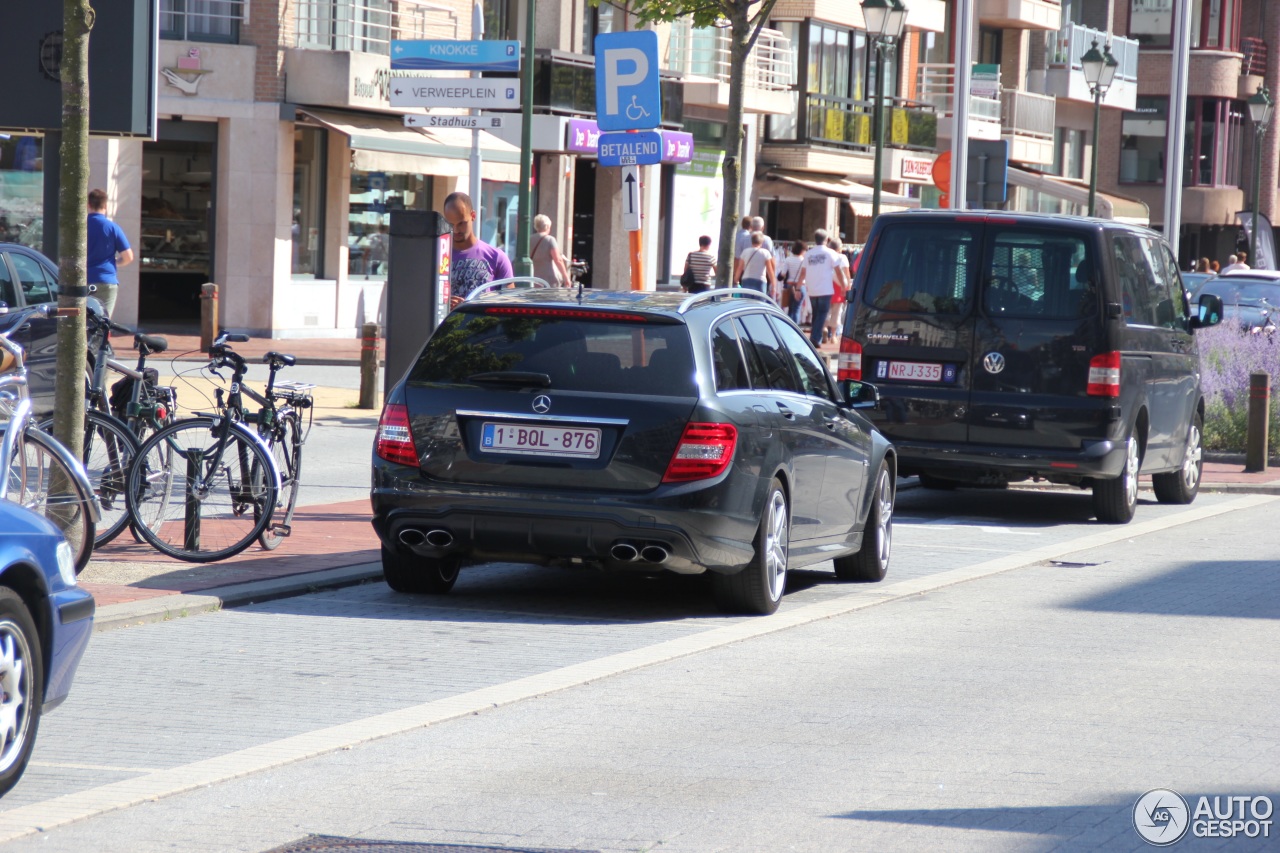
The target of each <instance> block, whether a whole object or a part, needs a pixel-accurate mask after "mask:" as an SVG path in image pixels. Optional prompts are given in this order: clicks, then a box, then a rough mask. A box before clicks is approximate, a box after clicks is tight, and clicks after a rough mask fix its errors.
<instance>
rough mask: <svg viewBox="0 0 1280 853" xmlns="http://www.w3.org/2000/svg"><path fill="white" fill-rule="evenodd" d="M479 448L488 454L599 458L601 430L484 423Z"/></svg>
mask: <svg viewBox="0 0 1280 853" xmlns="http://www.w3.org/2000/svg"><path fill="white" fill-rule="evenodd" d="M480 449H481V450H483V451H485V452H487V453H521V454H525V455H529V456H571V457H574V458H576V459H599V458H600V430H598V429H596V428H594V427H552V426H524V425H521V424H496V423H485V424H484V425H483V426H481V428H480Z"/></svg>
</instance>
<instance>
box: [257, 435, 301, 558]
mask: <svg viewBox="0 0 1280 853" xmlns="http://www.w3.org/2000/svg"><path fill="white" fill-rule="evenodd" d="M272 435H273V438H272V440H271V441H270V444H271V455H272V456H273V457H274V458H275V460H276V467H278V468H279V469H280V496H279V499H278V500H277V502H276V511H275V515H274V516H273V517H272V522H273V523H272V524H268V525H267V527H266V529H265V530H263V531H262V533H261V534H259V536H258V544H259V545H261V546H262V548H263V550H264V551H274V550H275V549H277V548H279V547H280V543H281V542H283V541H284V535H283V534H279V533H275V532H273V527H274V526H275V524H285V525H290V524H293V509H294V507H295V506H296V505H297V503H298V489H299V488H301V486H302V431H301V429H300V428H299V427H298V416H297V414H296V413H294V412H282V413H280V414H279V416H278V418H277V425H276V428H275V430H273V433H272Z"/></svg>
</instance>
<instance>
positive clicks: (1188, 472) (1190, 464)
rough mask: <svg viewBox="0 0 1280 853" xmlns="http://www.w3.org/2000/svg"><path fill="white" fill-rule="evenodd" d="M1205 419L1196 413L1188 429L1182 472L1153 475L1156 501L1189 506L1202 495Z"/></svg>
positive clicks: (1152, 480) (1152, 483) (1152, 481)
mask: <svg viewBox="0 0 1280 853" xmlns="http://www.w3.org/2000/svg"><path fill="white" fill-rule="evenodd" d="M1203 438H1204V418H1203V417H1201V415H1200V413H1199V412H1196V413H1195V414H1194V415H1193V416H1192V418H1191V426H1190V427H1188V428H1187V450H1186V453H1185V454H1184V456H1183V459H1182V470H1180V471H1170V472H1169V473H1167V474H1153V475H1152V476H1151V485H1152V486H1154V487H1155V490H1156V500H1158V501H1160V503H1162V504H1189V503H1191V502H1192V501H1194V500H1195V499H1196V495H1197V494H1199V493H1200V479H1201V475H1202V474H1203V473H1204V448H1203V447H1202V446H1201V442H1202V440H1203Z"/></svg>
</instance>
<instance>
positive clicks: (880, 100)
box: [862, 0, 907, 221]
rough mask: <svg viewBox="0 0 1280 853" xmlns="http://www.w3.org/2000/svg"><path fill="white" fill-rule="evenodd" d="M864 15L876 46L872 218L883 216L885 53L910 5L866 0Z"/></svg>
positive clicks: (896, 0) (899, 34)
mask: <svg viewBox="0 0 1280 853" xmlns="http://www.w3.org/2000/svg"><path fill="white" fill-rule="evenodd" d="M862 17H863V19H864V20H865V21H866V23H867V38H869V39H871V41H872V42H873V43H874V44H875V48H876V108H875V109H876V112H875V116H874V119H873V121H872V125H873V127H872V133H873V134H874V136H875V143H876V159H875V163H874V164H873V165H872V173H871V175H872V177H871V218H872V220H873V221H874V220H875V219H876V218H877V217H879V216H880V180H881V165H880V160H881V158H882V157H883V155H884V78H885V73H884V57H885V54H886V53H888V52H889V51H891V50H893V46H894V44H895V43H897V41H898V39H900V38H902V30H903V28H904V27H905V26H906V23H907V7H906V6H904V5H903V4H902V2H901V0H862Z"/></svg>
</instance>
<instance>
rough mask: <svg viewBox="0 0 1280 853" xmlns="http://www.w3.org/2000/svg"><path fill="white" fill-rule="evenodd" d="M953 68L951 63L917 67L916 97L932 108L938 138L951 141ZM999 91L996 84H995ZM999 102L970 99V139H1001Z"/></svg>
mask: <svg viewBox="0 0 1280 853" xmlns="http://www.w3.org/2000/svg"><path fill="white" fill-rule="evenodd" d="M955 76H956V67H955V66H954V65H952V64H951V63H923V64H921V65H918V66H916V94H917V95H918V96H919V98H920V100H921V101H923V102H924V103H926V104H929V105H930V106H932V107H933V109H934V112H935V113H936V115H937V128H938V130H937V133H938V136H939V138H942V139H951V138H952V135H953V133H952V125H953V115H952V114H953V110H952V92H953V91H954V87H955ZM997 90H998V84H997ZM1001 109H1002V106H1001V102H1000V98H999V97H998V96H997V95H995V94H991V95H982V94H977V95H975V94H970V95H969V138H970V139H991V140H995V139H1000V138H1001V136H1002V135H1003V130H1002V127H1001V123H1000V121H1001V119H1000V113H1001Z"/></svg>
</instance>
